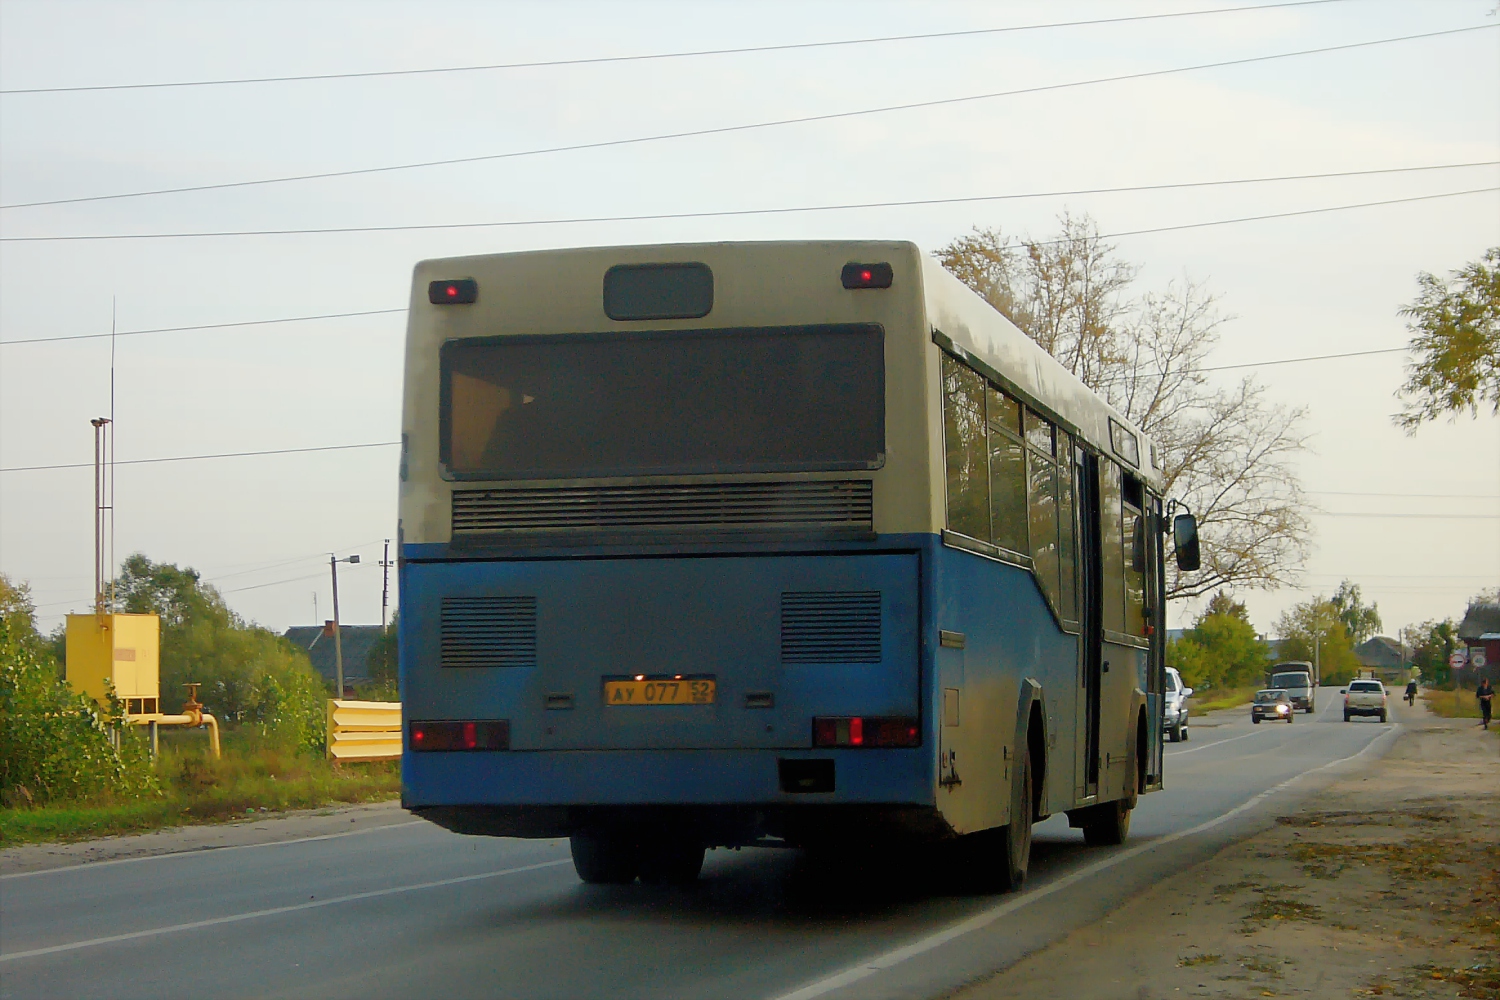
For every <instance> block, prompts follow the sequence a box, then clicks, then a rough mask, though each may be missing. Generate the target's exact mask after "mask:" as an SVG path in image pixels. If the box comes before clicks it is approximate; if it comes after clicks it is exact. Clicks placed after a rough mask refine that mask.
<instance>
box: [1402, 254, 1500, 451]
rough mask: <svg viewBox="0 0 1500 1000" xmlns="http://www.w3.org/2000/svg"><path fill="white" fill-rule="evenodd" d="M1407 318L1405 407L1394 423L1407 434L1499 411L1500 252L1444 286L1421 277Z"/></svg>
mask: <svg viewBox="0 0 1500 1000" xmlns="http://www.w3.org/2000/svg"><path fill="white" fill-rule="evenodd" d="M1417 286H1418V288H1419V292H1418V294H1417V297H1416V299H1415V300H1414V301H1413V302H1412V303H1411V304H1410V305H1408V306H1406V307H1405V308H1403V309H1402V310H1401V315H1403V316H1405V317H1406V318H1407V319H1408V321H1409V322H1408V323H1407V329H1409V330H1410V331H1411V332H1412V333H1413V334H1414V335H1415V336H1413V337H1412V340H1411V354H1412V357H1411V360H1410V361H1409V362H1408V363H1407V366H1406V373H1407V375H1406V383H1405V384H1404V385H1402V386H1401V388H1400V389H1399V390H1398V391H1397V393H1396V395H1397V398H1399V399H1401V400H1402V401H1403V402H1404V404H1405V406H1404V408H1403V409H1402V411H1401V412H1400V413H1398V414H1397V415H1396V416H1395V417H1394V418H1393V419H1394V420H1395V422H1396V423H1397V425H1399V426H1400V427H1403V428H1405V430H1406V432H1407V433H1408V434H1415V433H1416V432H1417V428H1418V427H1420V426H1422V424H1424V423H1427V422H1429V421H1432V420H1436V419H1437V418H1438V417H1441V416H1445V415H1446V416H1449V417H1451V418H1453V419H1455V420H1456V419H1457V418H1458V417H1459V415H1460V414H1462V413H1464V412H1467V413H1468V414H1469V415H1470V416H1472V417H1477V416H1478V415H1479V409H1480V407H1481V406H1484V405H1486V404H1488V406H1489V408H1490V413H1491V414H1500V247H1491V248H1490V249H1488V250H1486V251H1485V252H1484V256H1483V257H1482V258H1481V259H1479V260H1477V261H1474V262H1472V263H1469V264H1466V265H1464V266H1463V267H1462V268H1460V269H1459V270H1457V271H1454V272H1453V280H1452V281H1451V282H1445V281H1444V280H1443V279H1441V278H1439V277H1437V276H1436V275H1432V274H1428V273H1426V272H1425V271H1424V272H1422V273H1421V274H1419V275H1417Z"/></svg>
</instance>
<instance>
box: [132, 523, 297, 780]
mask: <svg viewBox="0 0 1500 1000" xmlns="http://www.w3.org/2000/svg"><path fill="white" fill-rule="evenodd" d="M115 593H116V595H117V596H116V599H117V601H118V603H119V604H120V608H121V610H122V611H127V612H132V613H138V614H141V613H154V614H156V615H159V616H160V617H161V690H162V695H163V697H162V701H163V703H164V705H167V706H170V705H171V704H172V699H173V697H174V696H177V697H180V696H181V695H182V694H184V693H185V689H184V687H183V685H184V684H186V683H188V682H197V683H200V684H202V685H203V686H202V688H201V690H200V692H199V698H200V700H201V701H202V702H203V704H204V706H205V707H206V708H207V709H208V710H209V711H210V712H212V713H213V714H214V715H215V716H217V717H219V718H220V719H223V720H225V721H226V722H240V723H250V724H254V725H256V726H258V727H259V728H260V729H261V730H262V732H263V733H265V734H266V736H267V737H268V738H272V737H274V738H276V739H280V740H282V741H283V742H284V743H286V744H287V745H289V746H295V747H299V748H302V749H307V750H312V749H314V748H315V747H320V746H321V743H320V742H319V741H320V740H321V739H322V735H321V734H322V728H321V723H320V722H319V721H318V720H321V719H322V718H323V713H324V711H325V709H324V706H323V697H324V693H323V685H322V681H321V680H320V679H319V678H318V676H317V674H316V673H314V671H313V669H312V664H311V663H310V662H309V661H308V659H307V654H306V653H305V652H303V651H302V650H301V649H299V648H297V646H295V645H293V644H292V643H291V642H289V641H288V640H286V639H285V638H283V637H281V636H279V635H276V634H275V633H273V632H270V631H267V630H266V629H263V628H260V627H258V626H254V625H249V624H247V623H246V622H244V621H243V620H242V619H241V618H240V617H239V616H238V615H237V614H235V613H234V612H233V611H232V610H230V608H229V606H228V605H227V604H225V603H224V598H223V597H222V596H221V595H220V594H219V592H218V591H217V590H215V589H214V588H213V587H211V586H209V585H208V584H205V583H203V582H202V580H201V578H200V577H199V575H198V572H197V571H196V570H194V569H191V568H187V569H182V568H179V567H177V566H175V565H172V564H169V563H154V562H152V561H151V560H150V559H147V558H146V557H145V556H144V555H142V554H140V553H136V554H134V555H132V556H130V557H129V558H128V559H126V560H125V563H124V565H123V566H122V568H121V572H120V576H119V579H118V580H117V581H116V584H115Z"/></svg>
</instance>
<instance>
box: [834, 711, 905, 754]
mask: <svg viewBox="0 0 1500 1000" xmlns="http://www.w3.org/2000/svg"><path fill="white" fill-rule="evenodd" d="M921 743H922V727H921V726H919V725H918V724H917V720H916V719H900V718H898V719H870V718H866V717H864V716H859V715H856V716H851V717H848V718H817V719H813V746H815V747H914V746H920V745H921Z"/></svg>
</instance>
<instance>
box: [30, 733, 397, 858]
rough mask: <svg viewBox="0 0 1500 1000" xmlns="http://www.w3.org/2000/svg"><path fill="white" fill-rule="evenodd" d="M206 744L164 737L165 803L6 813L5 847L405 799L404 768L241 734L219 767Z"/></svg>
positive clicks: (228, 743)
mask: <svg viewBox="0 0 1500 1000" xmlns="http://www.w3.org/2000/svg"><path fill="white" fill-rule="evenodd" d="M193 736H196V737H197V739H196V740H193V739H191V737H193ZM184 737H187V738H184ZM201 743H202V737H201V735H200V734H188V733H171V734H168V733H163V734H162V752H161V756H160V759H159V760H158V761H157V763H156V769H157V774H158V777H159V779H160V781H161V785H162V794H161V795H160V796H159V797H151V798H143V799H136V800H126V801H97V802H82V803H77V802H70V803H50V804H47V805H42V806H38V807H34V808H5V809H0V844H3V845H4V846H6V847H13V846H16V845H18V844H31V843H45V842H55V841H73V840H88V839H91V838H94V837H106V836H115V835H119V834H127V833H143V832H146V831H149V830H157V829H161V828H163V827H170V826H182V825H184V824H189V823H212V822H224V821H228V820H232V819H243V818H244V817H245V816H247V815H252V814H253V815H259V814H261V813H263V812H280V811H282V810H287V809H312V808H317V807H320V806H326V805H330V804H333V803H354V802H378V801H382V800H385V799H391V798H395V797H396V796H397V795H398V794H399V793H400V788H401V772H400V765H399V764H397V763H396V762H388V761H378V762H371V763H365V764H335V763H333V762H332V761H327V760H324V759H322V758H319V757H310V756H306V755H295V754H288V753H285V752H282V751H279V750H277V749H275V748H271V747H265V746H258V745H256V744H255V742H254V741H253V740H252V739H250V738H249V737H243V736H241V735H240V734H236V733H233V732H226V733H225V734H224V756H223V757H222V758H221V759H219V760H213V759H211V758H210V757H208V756H207V754H206V753H205V751H204V749H203V747H202V746H201Z"/></svg>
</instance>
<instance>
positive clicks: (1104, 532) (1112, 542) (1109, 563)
mask: <svg viewBox="0 0 1500 1000" xmlns="http://www.w3.org/2000/svg"><path fill="white" fill-rule="evenodd" d="M1120 487H1121V483H1120V467H1119V466H1118V465H1116V464H1115V463H1114V462H1113V461H1111V460H1110V459H1106V458H1101V459H1100V461H1099V562H1100V567H1101V569H1102V571H1103V572H1102V575H1103V582H1102V584H1101V586H1100V588H1099V590H1100V594H1099V596H1100V599H1101V601H1102V603H1103V610H1104V616H1103V617H1104V627H1105V628H1107V629H1113V630H1114V631H1116V632H1124V631H1125V527H1124V525H1123V524H1122V523H1121V515H1122V512H1123V509H1124V502H1123V497H1122V496H1121V488H1120Z"/></svg>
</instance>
